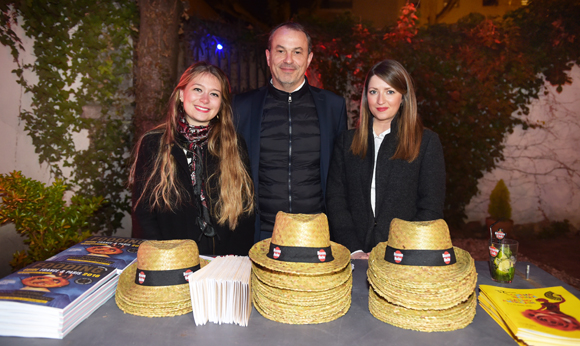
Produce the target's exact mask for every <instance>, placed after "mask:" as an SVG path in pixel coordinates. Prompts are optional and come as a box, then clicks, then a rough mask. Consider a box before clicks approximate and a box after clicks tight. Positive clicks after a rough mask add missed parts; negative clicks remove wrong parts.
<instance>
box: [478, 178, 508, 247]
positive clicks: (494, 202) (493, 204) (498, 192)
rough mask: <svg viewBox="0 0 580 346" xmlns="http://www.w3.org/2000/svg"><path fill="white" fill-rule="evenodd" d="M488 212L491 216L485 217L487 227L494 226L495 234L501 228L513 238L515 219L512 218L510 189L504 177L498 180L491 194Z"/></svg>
mask: <svg viewBox="0 0 580 346" xmlns="http://www.w3.org/2000/svg"><path fill="white" fill-rule="evenodd" d="M487 212H488V214H489V217H487V218H486V219H485V224H486V226H487V229H489V228H490V227H492V232H493V233H494V234H495V232H497V230H498V229H500V228H501V229H503V231H504V233H510V237H511V238H513V233H512V230H513V227H514V221H513V220H512V219H511V217H512V207H511V205H510V191H509V190H508V188H507V186H506V184H505V182H504V181H503V179H500V180H499V181H498V182H497V184H496V185H495V187H494V188H493V190H492V191H491V194H490V195H489V206H488V208H487Z"/></svg>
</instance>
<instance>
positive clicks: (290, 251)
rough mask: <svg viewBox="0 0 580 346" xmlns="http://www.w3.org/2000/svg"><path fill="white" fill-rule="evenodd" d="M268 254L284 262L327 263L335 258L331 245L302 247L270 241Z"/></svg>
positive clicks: (269, 256)
mask: <svg viewBox="0 0 580 346" xmlns="http://www.w3.org/2000/svg"><path fill="white" fill-rule="evenodd" d="M266 256H267V257H268V258H271V259H273V260H276V261H282V262H301V263H326V262H331V261H333V260H334V257H333V256H332V249H331V247H330V246H328V247H301V246H283V245H276V244H272V243H270V250H269V251H268V254H267V255H266Z"/></svg>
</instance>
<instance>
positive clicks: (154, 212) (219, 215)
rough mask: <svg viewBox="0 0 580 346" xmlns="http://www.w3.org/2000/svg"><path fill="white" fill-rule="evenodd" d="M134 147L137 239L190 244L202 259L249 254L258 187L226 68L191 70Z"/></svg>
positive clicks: (201, 64)
mask: <svg viewBox="0 0 580 346" xmlns="http://www.w3.org/2000/svg"><path fill="white" fill-rule="evenodd" d="M135 148H136V150H135V154H134V162H133V165H132V167H131V173H130V178H129V183H130V184H131V186H132V191H133V196H132V197H133V198H132V199H133V235H134V236H137V237H141V238H145V239H158V240H168V239H193V240H195V241H196V242H197V245H198V248H199V252H200V254H208V255H226V254H237V255H247V254H248V251H249V249H250V248H251V246H252V244H253V229H254V220H255V215H254V188H253V184H252V179H251V175H250V173H249V161H248V153H247V149H246V144H245V142H244V140H243V138H241V137H240V136H238V135H237V134H236V131H235V129H234V125H233V120H232V108H231V94H230V86H229V81H228V79H227V77H226V75H225V74H224V73H223V71H222V70H220V69H219V68H218V67H216V66H213V65H210V64H207V63H205V62H199V63H196V64H194V65H192V66H190V67H189V68H188V69H187V70H186V71H185V72H184V73H183V75H182V76H181V78H180V80H179V83H178V85H177V86H176V87H175V89H174V90H173V93H172V94H171V97H170V99H169V103H168V107H167V114H166V117H165V121H164V122H163V123H162V124H161V125H159V126H157V127H155V128H154V129H153V130H151V131H149V132H147V133H146V134H145V135H143V137H141V138H140V139H139V141H138V142H137V144H136V146H135Z"/></svg>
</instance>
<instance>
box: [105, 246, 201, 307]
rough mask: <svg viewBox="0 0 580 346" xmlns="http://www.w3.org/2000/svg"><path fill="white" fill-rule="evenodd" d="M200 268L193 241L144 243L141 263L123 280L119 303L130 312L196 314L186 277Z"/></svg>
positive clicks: (139, 255)
mask: <svg viewBox="0 0 580 346" xmlns="http://www.w3.org/2000/svg"><path fill="white" fill-rule="evenodd" d="M199 268H200V259H199V251H198V249H197V244H196V243H195V241H193V240H191V239H181V240H165V241H155V240H150V241H146V242H144V243H142V244H141V245H140V246H139V250H138V252H137V261H136V262H135V263H133V264H132V265H131V266H129V267H128V268H127V269H125V270H124V271H123V273H122V274H121V276H120V277H119V283H118V285H117V292H116V294H115V302H116V303H117V306H118V307H119V308H120V309H121V310H123V311H124V312H126V313H129V314H133V315H139V316H147V317H166V316H177V315H183V314H187V313H189V312H191V311H192V307H191V298H190V293H189V284H188V283H187V281H186V279H185V274H186V273H189V272H194V271H196V270H198V269H199Z"/></svg>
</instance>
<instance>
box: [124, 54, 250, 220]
mask: <svg viewBox="0 0 580 346" xmlns="http://www.w3.org/2000/svg"><path fill="white" fill-rule="evenodd" d="M201 74H211V75H213V76H215V77H216V78H217V79H218V80H219V82H220V85H221V91H222V93H221V96H222V97H221V106H220V110H219V112H218V113H217V115H216V116H215V117H214V118H213V119H212V120H211V121H210V126H211V130H210V133H209V139H208V151H209V153H210V154H211V155H214V156H217V157H218V158H219V168H218V170H217V171H216V172H208V173H209V174H210V176H209V177H208V178H207V180H208V181H209V180H211V179H218V184H217V186H219V187H220V188H219V194H218V196H219V197H218V200H217V201H210V204H211V211H212V215H214V217H215V218H216V219H217V221H218V224H220V225H224V224H225V223H226V222H227V223H228V226H229V228H230V229H232V230H233V229H234V228H235V227H236V226H237V224H238V218H239V216H240V215H242V214H244V213H251V212H253V210H254V187H253V183H252V178H251V177H250V175H249V174H248V171H247V169H246V167H245V166H244V162H243V161H242V158H241V157H240V152H239V150H238V137H237V135H236V131H235V128H234V123H233V111H232V106H231V101H232V97H231V91H230V84H229V81H228V78H227V76H226V75H225V74H224V72H223V71H222V70H221V69H219V68H218V67H216V66H213V65H210V64H208V63H206V62H198V63H196V64H194V65H192V66H190V67H189V68H188V69H187V70H186V71H185V72H184V73H183V74H182V75H181V78H180V80H179V83H178V84H177V86H176V87H175V89H174V90H173V93H172V94H171V97H170V99H169V102H168V105H167V114H166V117H165V121H164V122H163V123H162V124H160V125H159V126H157V127H155V128H154V129H153V130H151V131H149V132H148V133H146V134H145V135H143V137H141V138H140V139H139V141H138V142H137V144H136V146H135V152H134V154H133V155H134V157H133V164H132V166H131V172H130V176H129V184H130V185H131V184H134V183H135V169H136V163H137V157H138V156H139V148H140V146H141V142H142V140H143V138H144V137H145V136H147V135H149V134H151V133H162V136H161V140H160V143H159V152H158V153H157V155H156V157H155V161H154V162H153V164H152V169H151V174H150V175H149V177H147V178H146V180H145V182H144V188H143V192H142V194H141V196H139V198H138V200H137V202H136V203H135V205H134V206H133V208H135V207H136V206H137V205H138V204H139V203H144V202H147V203H148V204H149V207H150V209H151V210H166V211H174V210H175V209H176V207H177V206H179V205H181V204H182V203H185V202H186V198H188V197H189V195H188V193H187V190H186V189H185V188H184V187H183V186H180V184H179V181H178V180H177V177H176V169H177V168H176V162H175V160H174V159H173V156H171V148H172V146H173V145H176V143H177V139H176V137H177V135H178V130H177V126H178V125H177V121H178V117H179V107H180V104H181V101H180V97H179V92H180V90H183V89H185V88H186V87H187V85H188V84H189V82H191V81H192V80H193V79H194V78H195V77H197V76H199V75H201ZM204 166H205V165H204ZM206 186H210V184H207V183H206ZM207 195H208V196H211V195H212V193H207Z"/></svg>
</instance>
